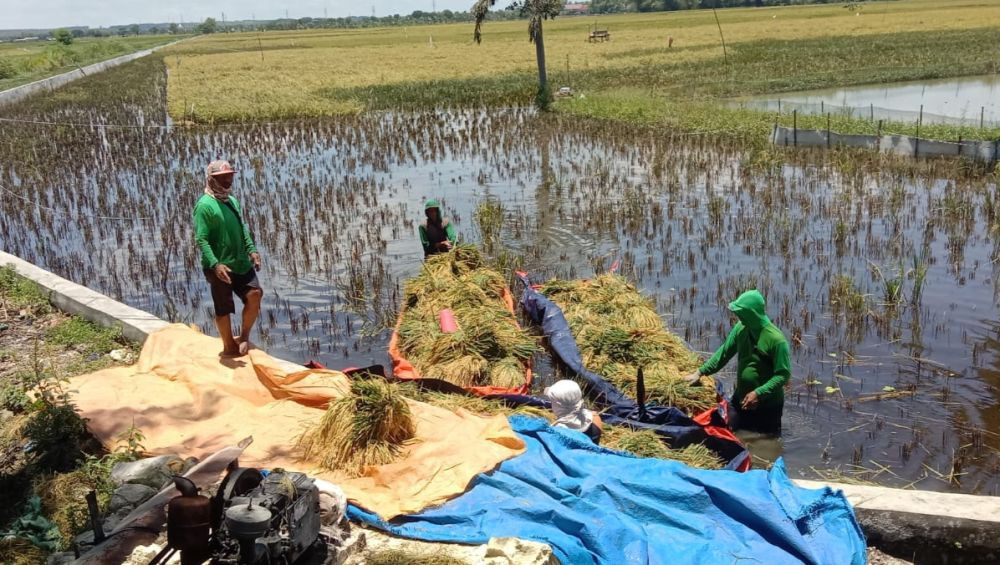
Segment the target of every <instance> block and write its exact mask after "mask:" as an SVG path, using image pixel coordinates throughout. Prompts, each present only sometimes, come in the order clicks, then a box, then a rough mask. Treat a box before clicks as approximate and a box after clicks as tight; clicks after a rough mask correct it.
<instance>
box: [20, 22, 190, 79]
mask: <svg viewBox="0 0 1000 565" xmlns="http://www.w3.org/2000/svg"><path fill="white" fill-rule="evenodd" d="M61 31H66V30H61ZM56 33H57V34H58V32H56ZM176 39H178V38H177V37H175V36H169V35H143V36H136V37H113V38H111V37H108V38H103V37H101V38H95V37H82V38H74V37H73V35H72V34H70V33H69V32H66V34H65V35H62V34H60V35H58V36H57V37H56V41H54V42H52V41H44V40H38V41H24V42H16V43H2V44H0V90H6V89H8V88H14V87H15V86H19V85H22V84H27V83H29V82H32V81H36V80H41V79H43V78H46V77H49V76H52V75H57V74H60V73H65V72H68V71H71V70H73V69H76V68H78V67H83V66H86V65H90V64H92V63H97V62H99V61H103V60H105V59H111V58H113V57H117V56H119V55H125V54H127V53H132V52H134V51H141V50H142V49H148V48H150V47H154V46H156V45H163V44H164V43H169V42H170V41H174V40H176Z"/></svg>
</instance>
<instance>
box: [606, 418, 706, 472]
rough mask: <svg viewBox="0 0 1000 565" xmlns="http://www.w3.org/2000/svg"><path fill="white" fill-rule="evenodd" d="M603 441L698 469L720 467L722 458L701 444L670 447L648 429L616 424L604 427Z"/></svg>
mask: <svg viewBox="0 0 1000 565" xmlns="http://www.w3.org/2000/svg"><path fill="white" fill-rule="evenodd" d="M603 443H604V445H605V446H607V447H609V448H611V449H617V450H619V451H627V452H629V453H632V454H634V455H638V456H639V457H652V458H656V459H670V460H673V461H680V462H681V463H684V464H685V465H688V466H690V467H695V468H698V469H721V468H722V467H723V463H722V459H720V458H719V456H718V455H716V454H715V453H714V452H713V451H712V450H711V449H709V448H707V447H705V446H704V445H701V444H694V445H689V446H687V447H684V448H681V449H671V448H669V447H667V445H666V444H665V443H663V441H662V440H661V439H660V437H659V436H658V435H656V433H654V432H652V431H650V430H641V431H635V430H629V429H627V428H622V427H618V426H609V427H607V428H605V429H604V435H603Z"/></svg>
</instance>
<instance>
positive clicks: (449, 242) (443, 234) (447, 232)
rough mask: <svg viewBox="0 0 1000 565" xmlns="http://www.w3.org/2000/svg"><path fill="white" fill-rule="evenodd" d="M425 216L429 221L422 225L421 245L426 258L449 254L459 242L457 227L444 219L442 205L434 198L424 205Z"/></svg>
mask: <svg viewBox="0 0 1000 565" xmlns="http://www.w3.org/2000/svg"><path fill="white" fill-rule="evenodd" d="M424 214H425V215H426V216H427V221H426V222H425V223H423V224H420V243H421V245H423V246H424V257H430V256H431V255H437V254H438V253H445V252H447V251H448V250H450V249H451V248H452V247H453V246H454V245H455V242H456V241H457V240H458V236H457V235H456V234H455V226H453V225H451V223H450V222H449V221H448V220H446V219H444V217H443V216H442V215H441V204H440V203H439V202H438V201H437V200H435V199H433V198H432V199H430V200H428V201H427V203H426V204H424Z"/></svg>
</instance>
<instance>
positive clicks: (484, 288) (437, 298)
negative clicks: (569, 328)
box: [397, 245, 538, 389]
mask: <svg viewBox="0 0 1000 565" xmlns="http://www.w3.org/2000/svg"><path fill="white" fill-rule="evenodd" d="M484 265H485V264H484V261H483V258H482V255H480V253H479V250H478V249H476V247H475V246H468V245H460V246H457V247H456V248H455V249H453V250H452V251H450V252H448V253H442V254H440V255H435V256H432V257H429V258H428V259H427V260H426V261H425V263H424V266H423V268H422V270H421V273H420V275H418V276H417V277H414V278H412V279H410V280H409V281H407V282H406V284H405V286H404V301H405V305H404V310H403V313H402V315H401V318H400V321H399V325H398V327H397V335H398V345H397V347H398V348H399V351H400V353H401V354H402V355H403V356H404V357H405V358H406V360H407V361H409V363H410V364H412V365H413V367H414V368H416V369H417V371H419V373H420V375H421V376H423V377H431V378H439V379H443V380H446V381H448V382H451V383H453V384H456V385H458V386H461V387H464V388H472V387H480V386H495V387H501V388H508V389H509V388H517V387H520V386H522V385H523V384H524V382H525V371H526V369H527V367H528V365H529V362H530V360H531V358H532V356H533V355H534V354H535V352H536V351H537V350H538V343H537V340H536V339H535V338H534V337H532V336H531V335H530V334H528V333H527V332H525V331H524V330H522V329H521V328H520V327H518V325H517V320H516V319H515V318H514V315H513V313H511V312H510V311H509V310H508V309H507V306H506V303H505V302H504V297H505V293H506V282H505V281H504V278H503V277H502V276H501V275H500V274H499V273H497V272H496V271H493V270H490V269H488V268H486V267H485V266H484ZM446 309H447V310H450V311H451V313H452V315H453V316H454V319H455V321H456V325H457V328H458V329H457V330H456V331H454V332H452V333H445V332H443V331H442V330H441V324H440V322H439V315H440V313H441V312H442V311H443V310H446Z"/></svg>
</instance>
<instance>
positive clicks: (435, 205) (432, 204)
mask: <svg viewBox="0 0 1000 565" xmlns="http://www.w3.org/2000/svg"><path fill="white" fill-rule="evenodd" d="M431 208H437V209H439V210H440V209H441V203H440V202H438V201H437V199H436V198H431V199H430V200H428V201H427V202H424V210H430V209H431Z"/></svg>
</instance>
